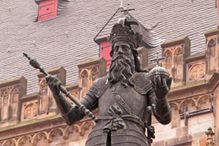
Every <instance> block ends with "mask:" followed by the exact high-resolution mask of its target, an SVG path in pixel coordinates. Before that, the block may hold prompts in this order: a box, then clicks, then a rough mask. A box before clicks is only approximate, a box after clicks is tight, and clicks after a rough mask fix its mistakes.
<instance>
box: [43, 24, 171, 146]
mask: <svg viewBox="0 0 219 146" xmlns="http://www.w3.org/2000/svg"><path fill="white" fill-rule="evenodd" d="M132 24H133V25H136V24H135V23H131V22H130V23H127V22H126V23H123V24H121V23H117V24H115V25H114V26H113V28H112V32H111V35H110V41H111V43H112V51H111V53H110V55H111V56H112V63H111V66H110V69H109V72H108V74H107V75H106V76H105V77H102V78H99V79H97V80H96V81H95V82H94V84H93V85H92V87H91V88H90V90H89V91H88V93H87V94H86V96H85V97H84V98H83V99H82V100H81V104H83V105H84V106H85V107H86V108H87V109H89V110H91V111H92V110H94V109H96V108H98V109H99V113H98V116H97V118H96V119H95V122H96V126H95V127H94V128H93V130H92V131H91V133H90V134H89V136H88V139H87V142H86V146H114V145H116V146H149V145H150V143H151V141H152V140H151V138H154V128H153V127H152V126H151V112H152V113H153V114H154V116H155V117H156V119H157V120H158V121H159V122H160V123H162V124H168V123H169V122H170V121H171V112H170V107H169V104H168V102H167V100H166V96H167V94H168V91H169V88H170V85H171V78H170V77H169V74H168V73H167V71H166V70H165V69H164V68H162V67H159V66H157V67H155V68H154V69H152V70H151V71H150V72H147V71H143V70H142V69H141V68H140V63H139V60H138V53H137V50H136V48H137V47H139V44H140V43H141V35H140V34H138V33H136V32H134V31H133V30H132V27H131V25H132ZM46 79H47V83H48V85H49V87H50V89H51V91H52V92H53V95H54V98H55V101H56V103H57V106H58V107H59V109H60V111H61V114H62V116H63V118H64V119H65V120H66V122H67V124H69V125H71V124H74V123H75V122H77V121H79V120H81V119H82V118H83V117H84V116H85V113H84V112H83V111H82V110H80V109H79V108H78V106H72V105H71V104H70V103H69V102H68V101H67V100H66V99H65V98H64V96H63V94H62V93H61V92H60V89H59V88H60V84H61V83H60V81H59V80H58V79H57V78H55V77H53V76H47V77H46ZM146 129H147V136H146V135H145V132H146Z"/></svg>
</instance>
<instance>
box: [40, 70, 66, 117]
mask: <svg viewBox="0 0 219 146" xmlns="http://www.w3.org/2000/svg"><path fill="white" fill-rule="evenodd" d="M48 73H49V74H51V75H53V76H56V77H57V78H59V79H60V81H61V82H62V85H63V86H65V84H66V71H65V69H64V68H63V67H57V68H53V69H50V70H48ZM38 78H39V114H42V115H44V114H49V113H57V108H56V107H57V106H56V103H55V101H54V98H53V97H52V96H53V95H52V93H51V91H50V89H49V87H48V85H47V83H46V79H45V76H44V75H43V74H38Z"/></svg>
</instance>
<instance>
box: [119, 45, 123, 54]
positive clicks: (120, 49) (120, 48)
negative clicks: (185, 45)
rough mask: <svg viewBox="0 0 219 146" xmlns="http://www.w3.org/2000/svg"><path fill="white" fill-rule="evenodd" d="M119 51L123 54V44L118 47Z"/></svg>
mask: <svg viewBox="0 0 219 146" xmlns="http://www.w3.org/2000/svg"><path fill="white" fill-rule="evenodd" d="M118 53H119V54H122V53H123V49H122V47H121V46H120V47H119V48H118Z"/></svg>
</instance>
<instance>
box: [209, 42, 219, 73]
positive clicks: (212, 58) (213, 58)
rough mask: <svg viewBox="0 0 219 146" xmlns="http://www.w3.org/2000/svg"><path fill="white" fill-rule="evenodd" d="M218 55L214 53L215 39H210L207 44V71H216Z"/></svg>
mask: <svg viewBox="0 0 219 146" xmlns="http://www.w3.org/2000/svg"><path fill="white" fill-rule="evenodd" d="M217 57H218V53H217V51H216V38H212V39H210V40H209V41H208V42H207V58H208V71H210V72H212V71H215V70H217V68H218V67H217V65H218V64H217V62H218V59H217Z"/></svg>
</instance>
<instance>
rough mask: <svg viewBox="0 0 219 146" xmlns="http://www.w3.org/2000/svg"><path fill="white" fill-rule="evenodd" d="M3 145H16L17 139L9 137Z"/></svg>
mask: <svg viewBox="0 0 219 146" xmlns="http://www.w3.org/2000/svg"><path fill="white" fill-rule="evenodd" d="M2 146H16V140H15V139H9V140H6V141H4V142H3V143H2Z"/></svg>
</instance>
